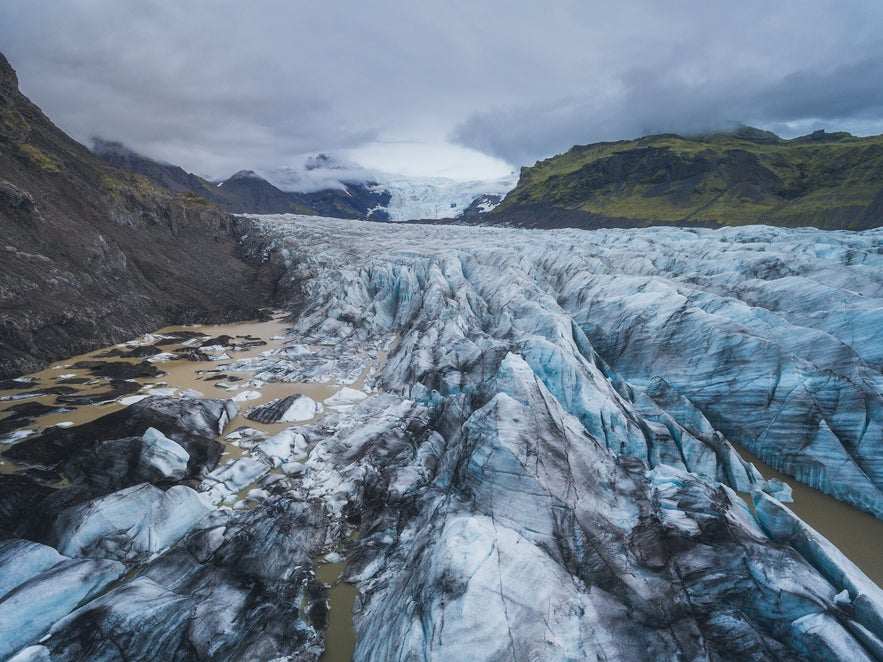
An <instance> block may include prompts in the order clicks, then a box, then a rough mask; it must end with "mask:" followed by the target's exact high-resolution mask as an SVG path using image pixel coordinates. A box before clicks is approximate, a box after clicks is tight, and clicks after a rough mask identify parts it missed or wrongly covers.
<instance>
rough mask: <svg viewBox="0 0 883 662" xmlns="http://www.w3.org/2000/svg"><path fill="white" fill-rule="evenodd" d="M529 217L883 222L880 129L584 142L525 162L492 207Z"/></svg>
mask: <svg viewBox="0 0 883 662" xmlns="http://www.w3.org/2000/svg"><path fill="white" fill-rule="evenodd" d="M485 220H486V221H488V222H509V223H511V224H514V225H522V226H529V227H581V228H587V229H588V228H593V227H641V226H647V225H665V224H670V225H698V226H706V227H708V226H711V227H714V226H719V225H746V224H754V223H760V224H766V225H774V226H783V227H797V226H813V227H819V228H822V229H851V230H860V229H866V228H871V227H877V226H879V225H880V224H881V223H883V136H873V137H868V138H857V137H855V136H852V135H850V134H848V133H845V132H837V133H826V132H824V131H816V132H814V133H812V134H809V135H807V136H801V137H799V138H794V139H791V140H786V139H783V138H780V137H779V136H777V135H775V134H774V133H771V132H769V131H762V130H760V129H754V128H752V127H741V128H740V129H738V130H736V131H734V132H731V133H721V134H711V135H704V136H695V137H683V136H679V135H676V134H659V135H653V136H645V137H643V138H638V139H635V140H622V141H616V142H601V143H593V144H590V145H577V146H574V147H573V148H571V149H570V150H569V151H568V152H565V153H564V154H560V155H558V156H554V157H551V158H549V159H546V160H544V161H538V162H537V163H536V164H535V165H534V166H531V167H524V168H522V170H521V176H520V178H519V181H518V184H517V185H516V187H515V188H514V189H513V190H512V191H511V192H510V193H509V195H507V196H506V198H505V199H504V200H503V202H502V203H501V204H500V205H499V206H498V207H497V208H496V209H494V210H493V211H492V212H490V214H488V215H487V216H486V217H485Z"/></svg>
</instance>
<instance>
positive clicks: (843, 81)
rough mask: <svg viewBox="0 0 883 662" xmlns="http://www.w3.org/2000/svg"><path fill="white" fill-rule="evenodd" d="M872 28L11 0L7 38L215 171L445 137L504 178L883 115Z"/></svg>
mask: <svg viewBox="0 0 883 662" xmlns="http://www.w3.org/2000/svg"><path fill="white" fill-rule="evenodd" d="M880 25H883V4H881V3H879V2H878V1H877V0H874V1H865V0H853V1H850V2H847V3H844V2H828V1H826V0H820V1H817V2H813V3H806V2H802V1H801V2H796V1H793V0H782V1H780V2H777V3H772V8H771V5H770V3H766V2H759V1H755V0H748V1H746V2H742V3H738V4H735V3H707V2H696V1H687V0H673V1H672V2H668V3H658V2H650V1H624V2H620V3H616V4H615V5H613V4H611V3H603V4H602V3H594V2H585V1H584V0H579V1H576V0H559V1H558V2H555V3H551V4H549V3H547V4H542V3H527V2H521V1H515V2H513V0H508V1H507V2H502V1H500V0H485V1H483V2H481V3H475V2H465V1H463V0H451V1H450V2H447V3H436V4H433V5H426V4H420V3H413V2H404V1H400V0H397V1H393V0H377V1H375V2H371V3H364V2H354V1H345V0H342V1H340V2H335V3H321V4H320V3H302V2H290V1H283V0H264V1H262V2H260V3H242V2H231V1H229V0H213V1H208V0H194V1H192V2H187V3H179V2H171V1H168V0H145V1H144V2H140V3H137V4H133V3H119V2H115V1H113V0H91V1H90V2H81V1H77V0H59V1H58V2H53V3H51V5H50V4H48V3H36V2H27V3H26V2H21V1H19V0H0V49H2V50H3V51H4V53H5V54H6V55H7V57H8V58H9V59H10V61H11V62H12V64H13V66H15V67H16V69H17V70H18V72H19V78H20V80H21V83H22V88H23V90H24V92H25V93H26V94H28V95H29V96H31V98H32V99H33V100H34V101H35V102H36V103H37V104H38V105H40V106H41V107H42V108H43V109H44V111H46V112H47V114H49V116H50V117H51V118H52V119H53V120H54V121H56V123H57V124H59V125H60V126H61V127H62V128H63V129H65V130H66V131H68V132H69V133H71V134H72V135H74V137H76V138H78V139H80V140H82V141H84V142H86V141H88V139H89V137H90V136H93V135H98V136H101V137H104V138H107V139H111V140H120V141H122V142H124V143H125V144H127V145H129V146H131V147H133V148H134V149H136V150H138V151H141V152H144V153H147V154H149V155H150V156H153V157H155V158H158V159H163V160H166V161H169V162H173V163H178V164H180V165H182V166H183V167H185V168H187V169H189V170H193V171H196V172H198V173H199V174H203V175H205V176H209V177H213V178H219V177H225V176H227V175H229V174H230V173H231V172H233V171H236V170H239V169H241V168H252V169H255V170H259V171H265V172H269V171H273V170H276V169H278V168H282V167H285V166H292V165H294V164H298V163H301V162H302V161H303V159H304V158H305V156H304V155H308V154H313V153H316V152H325V153H332V154H340V155H343V156H347V155H353V154H354V155H356V156H357V159H356V160H358V161H359V162H360V163H362V164H363V165H365V166H367V167H368V168H370V169H377V170H389V169H390V167H389V166H390V165H391V164H396V167H397V168H398V169H401V168H403V167H404V168H410V169H411V170H412V171H414V172H420V173H421V174H439V173H440V170H441V169H443V168H448V169H450V168H451V165H450V163H449V162H447V161H448V159H447V157H445V156H444V152H445V150H448V152H450V150H451V149H453V147H452V145H459V146H461V147H463V148H466V150H474V152H473V157H474V162H473V165H475V167H476V168H478V169H480V170H482V171H486V172H487V173H488V174H489V175H491V176H499V175H500V174H503V173H504V171H506V170H507V169H509V168H511V167H512V166H519V165H523V164H530V163H532V162H533V161H535V160H536V159H538V158H542V157H545V156H548V155H551V154H554V153H557V152H560V151H563V150H566V149H568V148H569V147H570V146H572V145H573V144H584V143H588V142H594V141H597V140H615V139H623V138H633V137H638V136H640V135H645V134H647V133H652V132H658V131H674V132H681V133H690V132H697V131H704V130H708V129H713V128H715V127H719V126H724V125H728V124H731V123H733V122H743V123H748V124H753V125H757V126H760V127H761V128H767V129H771V130H775V131H777V132H781V133H783V134H785V135H786V136H787V135H796V134H797V133H800V132H806V131H809V130H813V129H816V128H826V129H832V130H833V129H845V130H851V131H853V132H857V133H863V134H868V133H883V36H881V33H880V31H879V26H880ZM409 144H410V145H412V146H413V145H416V146H430V147H431V146H433V145H435V146H436V147H437V151H436V152H433V150H432V149H431V148H430V149H423V148H414V149H411V150H410V154H411V155H410V156H406V155H407V154H408V152H409V150H407V149H398V150H396V149H390V145H399V146H402V145H409ZM466 150H464V152H463V154H461V156H463V157H464V158H465V157H466V154H467V152H466ZM475 152H478V153H480V154H476V153H475ZM433 154H435V156H434V155H433ZM403 155H404V156H403ZM491 157H495V158H496V159H497V160H494V159H493V158H491ZM403 159H404V160H403ZM480 159H485V161H483V162H482V165H481V166H480V167H479V165H478V164H479V160H480ZM467 161H468V159H467ZM443 162H444V163H443ZM403 164H404V165H403ZM464 164H465V162H464ZM464 167H466V165H464ZM474 175H475V172H471V173H470V178H473V177H474Z"/></svg>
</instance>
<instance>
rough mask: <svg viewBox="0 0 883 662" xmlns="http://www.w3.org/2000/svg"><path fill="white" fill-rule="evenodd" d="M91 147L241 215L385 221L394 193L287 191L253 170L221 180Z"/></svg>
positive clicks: (112, 148)
mask: <svg viewBox="0 0 883 662" xmlns="http://www.w3.org/2000/svg"><path fill="white" fill-rule="evenodd" d="M92 151H93V152H94V154H95V155H96V156H98V157H99V158H100V159H101V160H103V161H104V162H106V163H110V164H111V165H114V166H116V167H118V168H122V169H123V170H127V171H129V172H131V173H134V174H136V175H142V176H144V177H146V178H147V179H149V180H150V181H151V182H153V183H154V184H157V185H159V186H162V187H165V188H167V189H169V190H171V191H174V192H176V193H195V194H196V195H198V196H200V197H203V198H205V199H206V200H208V201H210V202H213V203H215V204H218V205H221V206H223V207H224V208H225V209H226V210H227V211H230V212H233V213H237V214H307V215H320V216H335V217H337V218H372V219H376V220H386V219H387V218H388V216H387V215H386V214H385V213H383V212H381V211H378V210H380V209H383V208H385V207H386V205H387V204H388V202H389V194H388V193H387V192H386V191H384V190H382V189H378V188H377V187H376V186H373V185H371V184H365V183H360V182H347V183H336V184H337V185H336V186H335V187H334V188H329V189H326V190H321V191H318V192H315V193H299V192H295V191H283V190H281V189H279V188H278V187H276V186H274V185H273V184H271V183H270V182H268V181H267V180H266V179H264V178H262V177H261V176H260V175H258V174H257V173H255V172H254V171H253V170H240V171H239V172H237V173H236V174H234V175H233V176H232V177H230V178H229V179H227V180H226V181H224V182H221V183H220V184H213V183H211V182H209V181H207V180H205V179H203V178H202V177H199V176H197V175H194V174H192V173H189V172H186V171H185V170H184V169H183V168H181V167H180V166H176V165H171V164H168V163H161V162H159V161H155V160H153V159H151V158H149V157H147V156H144V155H142V154H139V153H137V152H135V151H133V150H131V149H129V148H128V147H126V146H125V145H122V144H121V143H118V142H110V141H106V140H102V139H100V138H99V139H93V145H92Z"/></svg>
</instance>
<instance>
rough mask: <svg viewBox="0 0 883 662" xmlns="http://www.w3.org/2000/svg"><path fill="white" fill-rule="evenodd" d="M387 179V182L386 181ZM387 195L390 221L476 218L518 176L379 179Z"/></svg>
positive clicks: (488, 208)
mask: <svg viewBox="0 0 883 662" xmlns="http://www.w3.org/2000/svg"><path fill="white" fill-rule="evenodd" d="M387 177H388V178H387ZM379 179H380V180H381V185H382V186H384V187H386V190H387V191H389V193H390V201H389V207H388V210H387V211H388V212H389V217H390V219H391V220H393V221H408V220H413V219H423V218H426V219H434V218H477V217H479V216H480V215H481V214H482V213H486V212H487V211H490V210H491V209H493V208H494V207H496V206H497V205H498V204H500V201H501V200H502V199H503V197H504V196H505V195H506V194H507V193H508V192H509V191H511V190H512V189H513V188H514V187H515V184H516V183H517V182H518V175H517V174H516V173H511V174H509V175H507V176H506V177H501V178H500V179H494V180H482V181H466V182H463V181H458V180H455V179H447V178H444V177H400V176H396V175H388V176H386V177H383V176H381V177H380V178H379Z"/></svg>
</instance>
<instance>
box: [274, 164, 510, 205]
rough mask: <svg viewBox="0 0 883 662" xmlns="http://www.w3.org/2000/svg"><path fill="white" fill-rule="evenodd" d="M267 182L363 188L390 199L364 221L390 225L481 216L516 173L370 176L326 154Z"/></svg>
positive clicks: (311, 188) (301, 189) (286, 186)
mask: <svg viewBox="0 0 883 662" xmlns="http://www.w3.org/2000/svg"><path fill="white" fill-rule="evenodd" d="M269 179H270V181H271V182H272V183H273V184H274V185H276V186H277V187H279V188H280V189H282V190H283V191H291V192H298V193H313V192H316V191H323V190H331V189H337V190H348V189H352V187H358V186H359V185H361V186H364V188H365V189H367V190H368V191H370V192H372V193H374V194H378V195H380V194H385V193H388V194H389V204H388V205H387V206H382V205H381V206H378V207H376V208H374V209H372V210H371V212H370V213H369V215H368V217H369V218H373V217H378V216H380V217H383V216H385V215H388V216H389V220H392V221H409V220H417V219H437V218H463V219H475V218H479V217H481V216H482V215H483V214H485V213H487V212H488V211H490V210H491V209H493V208H494V207H496V206H497V205H498V204H500V202H501V201H502V200H503V198H504V197H505V195H506V194H507V193H508V192H509V191H511V190H512V189H513V188H515V184H517V183H518V174H517V173H510V174H509V175H506V176H505V177H501V178H499V179H493V180H476V181H459V180H456V179H449V178H446V177H409V176H405V175H397V174H391V173H383V172H375V171H373V170H369V169H368V168H363V167H362V166H360V165H358V164H356V163H352V162H347V161H343V160H340V159H338V158H336V157H333V156H329V155H327V154H314V155H310V156H306V157H304V158H303V160H302V161H301V162H300V163H296V164H294V165H293V166H290V167H287V168H280V169H279V170H276V171H275V172H273V173H272V175H271V176H270V178H269Z"/></svg>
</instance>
